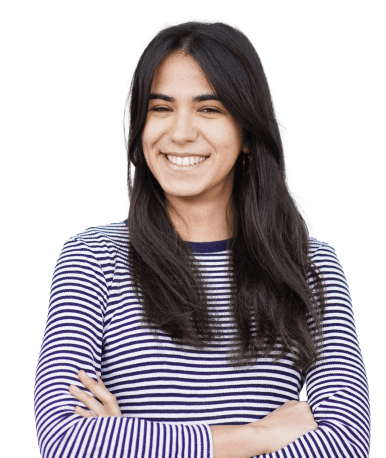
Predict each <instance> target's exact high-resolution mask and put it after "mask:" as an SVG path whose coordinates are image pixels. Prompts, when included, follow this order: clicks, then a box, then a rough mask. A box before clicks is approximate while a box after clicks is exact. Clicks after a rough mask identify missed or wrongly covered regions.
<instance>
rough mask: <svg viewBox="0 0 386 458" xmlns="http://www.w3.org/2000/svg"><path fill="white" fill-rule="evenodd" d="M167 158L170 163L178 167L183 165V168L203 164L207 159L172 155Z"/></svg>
mask: <svg viewBox="0 0 386 458" xmlns="http://www.w3.org/2000/svg"><path fill="white" fill-rule="evenodd" d="M167 158H168V160H169V161H170V162H173V164H176V165H181V166H190V165H193V164H197V163H198V162H202V161H204V160H205V159H206V157H200V156H196V157H194V156H190V157H184V158H182V157H176V156H172V155H170V154H169V155H167Z"/></svg>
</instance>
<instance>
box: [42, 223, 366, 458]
mask: <svg viewBox="0 0 386 458" xmlns="http://www.w3.org/2000/svg"><path fill="white" fill-rule="evenodd" d="M128 241H129V234H128V230H127V227H126V224H125V222H124V221H123V222H119V223H112V224H107V225H104V226H97V227H90V228H88V229H87V230H85V231H83V232H82V233H80V234H77V235H76V236H74V237H71V238H70V239H68V240H67V241H66V242H65V243H64V245H63V248H62V250H61V253H60V255H59V258H58V260H57V263H56V266H55V270H54V273H53V277H52V284H51V291H50V301H49V307H48V316H47V324H46V328H45V332H44V336H43V342H42V346H41V350H40V354H39V359H38V364H37V369H36V378H35V419H36V427H37V437H38V443H39V447H40V452H41V455H42V457H43V458H57V457H61V458H72V457H74V458H75V457H76V458H82V457H84V458H86V457H87V458H97V457H98V458H118V457H120V458H129V457H133V458H134V457H136V458H137V457H141V458H155V457H157V458H158V457H170V458H179V457H184V458H213V438H212V435H211V430H210V425H216V424H217V425H225V424H226V425H241V424H246V423H251V422H253V421H256V420H259V419H261V418H263V417H265V416H266V415H268V414H269V413H270V412H272V411H273V410H275V409H277V408H278V407H279V406H280V405H282V404H284V403H285V402H287V401H290V400H299V393H300V391H301V389H302V386H303V383H305V384H306V386H307V395H308V402H309V404H310V406H311V408H312V411H313V414H314V417H315V420H316V422H317V423H318V429H317V430H316V431H312V432H310V433H307V434H305V435H304V436H302V437H300V438H299V439H297V440H296V441H294V442H293V443H291V444H290V445H288V446H287V447H284V448H283V449H281V450H279V451H278V452H275V453H272V454H267V455H261V456H265V457H266V458H268V457H269V458H279V457H281V458H298V457H303V456H304V457H317V458H319V457H320V458H322V457H323V458H324V457H326V458H327V457H358V458H359V457H362V458H365V457H367V456H368V453H369V447H370V405H369V390H368V383H367V378H366V370H365V365H364V362H363V359H362V355H361V351H360V345H359V342H358V337H357V333H356V328H355V322H354V314H353V308H352V304H351V298H350V292H349V288H348V285H347V281H346V278H345V275H344V272H343V269H342V267H341V265H340V263H339V260H338V258H337V256H336V253H335V251H334V249H333V248H331V247H330V246H329V245H328V244H327V243H324V242H319V241H318V240H316V239H310V242H311V243H310V255H311V257H312V260H313V261H314V263H315V265H316V266H317V267H318V268H319V269H320V272H321V274H322V275H323V278H324V280H325V283H326V288H327V307H326V314H325V317H324V320H323V329H324V339H323V352H322V355H323V358H322V359H321V360H320V361H318V363H317V364H316V365H315V366H313V367H312V368H310V369H309V370H308V371H306V373H301V372H300V371H297V370H295V369H294V367H293V359H292V355H288V356H287V357H285V358H283V359H281V360H279V361H278V362H274V360H273V357H270V358H261V359H259V360H258V364H252V365H250V366H248V367H244V368H236V367H233V366H232V365H231V364H230V363H229V362H228V360H227V353H228V352H229V351H231V350H232V348H233V347H232V341H233V337H234V336H235V332H236V327H235V323H234V319H233V316H232V314H231V310H230V308H229V298H230V293H231V291H232V288H234V287H235V285H234V282H233V281H232V277H230V276H229V274H230V273H229V271H227V263H228V261H229V255H230V251H229V243H230V241H231V239H228V240H222V241H216V242H205V243H204V242H203V243H190V242H187V243H190V247H191V249H192V251H193V252H194V256H195V259H196V260H197V265H198V266H199V268H200V270H201V272H202V274H203V277H204V280H205V286H206V290H207V293H208V300H209V303H208V307H209V311H210V313H211V314H214V315H215V316H216V318H217V319H218V321H219V322H220V323H221V327H222V330H223V336H222V338H220V337H218V338H217V339H216V340H215V341H214V342H211V343H210V344H208V345H207V346H206V347H205V349H204V350H196V349H194V348H193V347H190V346H182V347H179V346H177V345H175V344H174V343H173V342H172V340H171V339H170V337H169V336H168V335H166V334H165V333H164V332H162V331H161V330H158V332H157V334H158V338H159V340H158V341H157V340H156V339H155V337H154V335H153V334H152V332H151V331H150V329H143V328H142V326H141V320H142V319H143V316H144V315H143V310H142V307H141V305H140V304H139V303H138V300H137V298H136V296H135V294H134V289H133V285H132V283H131V280H130V271H129V269H128V267H127V254H128ZM231 273H232V269H231ZM310 282H311V284H312V279H311V278H310ZM277 350H278V349H277ZM276 352H277V351H276ZM276 352H275V353H276ZM80 369H83V370H85V371H86V373H87V374H88V375H89V376H90V377H92V378H93V379H94V380H96V375H95V371H98V372H99V373H100V374H101V378H102V379H103V382H104V384H105V385H106V387H107V389H108V390H109V391H110V392H111V393H113V394H114V395H115V397H116V399H117V401H118V404H119V407H120V409H121V412H122V417H121V418H117V417H98V418H83V417H81V416H79V415H77V414H76V413H75V412H74V408H75V406H76V405H79V406H82V407H84V408H85V406H84V404H82V403H81V402H80V401H78V400H77V399H76V398H74V397H73V396H72V395H71V394H70V393H69V391H68V387H69V385H71V384H73V385H76V386H78V387H80V388H83V389H85V388H84V387H83V385H82V384H81V382H80V381H79V379H78V377H77V373H78V371H79V370H80ZM90 394H91V393H90Z"/></svg>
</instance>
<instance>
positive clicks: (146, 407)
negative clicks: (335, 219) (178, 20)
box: [35, 22, 370, 458]
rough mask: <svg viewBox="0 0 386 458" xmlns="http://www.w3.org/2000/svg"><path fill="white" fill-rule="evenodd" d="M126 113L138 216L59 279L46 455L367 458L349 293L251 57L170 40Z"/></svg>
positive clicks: (153, 52)
mask: <svg viewBox="0 0 386 458" xmlns="http://www.w3.org/2000/svg"><path fill="white" fill-rule="evenodd" d="M128 105H129V106H130V129H129V134H128V136H127V151H128V188H129V197H130V210H129V215H128V218H127V219H126V220H125V221H122V222H118V223H111V224H108V225H104V226H97V227H90V228H88V229H86V230H85V231H83V232H82V233H80V234H77V235H75V236H73V237H71V238H70V239H68V240H67V241H66V243H65V244H64V246H63V249H62V252H61V254H60V256H59V259H58V262H57V264H56V267H55V272H54V275H53V280H52V287H51V295H50V305H49V313H48V319H47V327H46V331H45V334H44V339H43V344H42V349H41V352H40V355H39V361H38V368H37V373H36V382H35V415H36V424H37V432H38V439H39V446H40V450H41V453H42V456H43V457H44V458H51V457H52V458H55V457H62V458H70V457H76V458H79V457H84V458H86V457H88V458H94V457H95V458H96V457H98V458H116V457H122V458H129V457H132V458H134V457H141V458H154V457H168V458H178V457H185V458H193V457H195V458H204V457H205V458H248V457H252V456H258V455H262V454H266V456H267V457H270V458H279V457H280V458H283V457H284V458H300V457H305V456H307V457H311V456H312V457H316V458H318V457H320V458H322V457H325V458H327V457H328V458H334V457H339V458H341V457H366V456H368V453H369V443H370V413H369V412H370V410H369V393H368V385H367V378H366V371H365V366H364V363H363V359H362V355H361V351H360V346H359V342H358V337H357V334H356V329H355V322H354V315H353V310H352V305H351V299H350V294H349V289H348V285H347V282H346V279H345V276H344V273H343V269H342V267H341V266H340V263H339V261H338V258H337V256H336V254H335V251H334V249H333V248H331V247H330V246H329V245H328V244H327V243H325V242H320V241H318V240H316V239H314V238H310V237H309V236H308V230H307V227H306V224H305V222H304V220H303V218H302V217H301V215H300V213H299V211H298V210H297V207H296V205H295V202H294V201H293V199H292V198H291V195H290V193H289V190H288V188H287V185H286V180H285V167H284V155H283V147H282V143H281V138H280V133H279V129H278V125H277V122H276V117H275V113H274V109H273V105H272V100H271V96H270V91H269V87H268V83H267V81H266V78H265V74H264V71H263V67H262V65H261V62H260V59H259V57H258V55H257V53H256V51H255V49H254V47H253V45H252V44H251V43H250V41H249V40H248V38H247V37H246V36H245V35H244V34H243V33H242V32H240V31H239V30H237V29H236V28H233V27H231V26H229V25H226V24H223V23H208V24H207V23H201V22H188V23H185V24H180V25H176V26H173V27H169V28H166V29H164V30H162V31H161V32H160V33H159V34H158V35H157V36H156V37H155V38H154V39H153V40H152V41H151V42H150V44H149V45H148V46H147V48H146V49H145V51H144V53H143V54H142V56H141V58H140V60H139V63H138V65H137V68H136V70H135V73H134V77H133V83H132V87H131V93H130V97H129V99H128ZM132 164H133V165H134V166H135V168H136V170H135V175H134V184H132V182H131V165H132ZM81 369H82V370H81ZM99 373H100V376H99ZM304 383H305V384H306V387H307V402H300V401H299V393H300V391H301V389H302V387H303V385H304ZM77 388H78V390H77Z"/></svg>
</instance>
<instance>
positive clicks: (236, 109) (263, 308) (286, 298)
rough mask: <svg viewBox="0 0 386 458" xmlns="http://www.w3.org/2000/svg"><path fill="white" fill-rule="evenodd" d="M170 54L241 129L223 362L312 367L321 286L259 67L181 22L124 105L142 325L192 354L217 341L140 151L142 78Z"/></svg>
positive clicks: (243, 42) (248, 46)
mask: <svg viewBox="0 0 386 458" xmlns="http://www.w3.org/2000/svg"><path fill="white" fill-rule="evenodd" d="M177 51H179V52H185V53H186V54H188V55H190V56H191V57H193V58H194V59H195V60H196V62H197V63H198V64H199V66H200V68H201V70H202V71H203V73H204V74H205V75H206V77H207V79H208V81H209V82H210V83H211V85H212V87H213V89H214V92H215V93H216V94H217V96H218V97H219V99H220V101H221V102H222V103H223V105H224V106H225V107H226V108H227V109H228V111H229V112H230V113H231V114H232V115H233V117H234V118H235V119H236V120H238V121H239V122H240V123H241V124H242V127H243V139H244V142H245V145H247V146H248V148H249V153H248V154H244V153H242V152H241V151H240V154H239V157H238V159H237V160H236V163H235V175H234V185H233V193H232V202H233V205H234V209H235V219H234V236H233V240H232V243H231V244H230V264H231V265H229V268H230V271H231V270H233V272H232V273H233V279H232V281H233V282H235V285H236V288H234V289H233V290H232V293H231V300H230V307H231V310H232V313H233V315H234V319H235V323H236V325H237V333H236V334H237V335H236V337H235V342H234V343H235V344H236V348H238V352H236V354H230V361H231V363H232V364H234V365H236V366H242V365H244V364H249V363H250V362H251V361H252V360H256V359H257V358H258V357H268V356H270V355H272V354H273V353H275V360H278V359H280V358H283V357H286V356H288V355H290V357H291V358H293V363H294V367H295V368H297V369H298V370H305V369H307V368H308V367H309V366H311V365H312V364H313V363H315V362H316V360H317V359H318V357H319V352H318V350H319V346H320V343H321V339H322V317H323V313H324V307H325V292H324V285H323V281H322V278H321V276H320V274H319V273H318V270H317V268H316V266H315V265H314V264H313V263H312V262H311V260H310V256H309V237H308V230H307V226H306V223H305V221H304V219H303V218H302V216H301V215H300V213H299V211H298V209H297V208H296V205H295V203H294V201H293V199H292V197H291V195H290V193H289V191H288V189H287V185H286V179H285V168H284V156H283V146H282V142H281V138H280V133H279V129H278V124H277V121H276V116H275V112H274V109H273V104H272V100H271V95H270V91H269V87H268V83H267V80H266V77H265V74H264V70H263V67H262V65H261V62H260V59H259V56H258V55H257V53H256V50H255V49H254V47H253V45H252V43H251V42H250V41H249V39H248V38H247V37H246V36H245V35H244V34H243V33H242V32H240V31H239V30H237V29H236V28H234V27H231V26H229V25H227V24H223V23H219V22H217V23H202V22H187V23H184V24H179V25H175V26H172V27H168V28H166V29H164V30H161V31H160V32H159V33H158V34H157V35H156V36H155V37H154V38H153V40H152V41H151V42H150V43H149V45H148V46H147V48H146V49H145V51H144V52H143V54H142V56H141V58H140V60H139V62H138V65H137V68H136V70H135V73H134V76H133V80H132V84H131V89H130V93H129V96H128V98H127V101H126V109H125V115H126V113H127V107H128V106H129V104H130V126H129V135H128V136H127V135H126V131H125V137H126V136H127V144H126V147H127V153H128V187H129V199H130V210H129V216H128V220H127V221H128V222H127V226H128V230H129V255H128V263H129V267H130V277H131V280H132V284H133V288H134V290H135V294H136V296H137V298H138V300H139V302H140V303H141V304H142V306H143V311H144V318H145V322H146V323H144V325H145V326H148V327H150V329H152V332H153V334H154V335H155V336H157V332H156V330H157V328H158V329H161V330H162V331H164V332H165V333H166V334H168V335H169V336H170V337H171V339H172V340H173V341H174V342H175V343H177V344H181V345H191V346H193V347H195V348H204V347H205V346H206V344H207V343H209V342H211V341H212V340H213V339H214V338H215V336H219V335H221V329H220V328H219V327H218V323H217V322H216V321H215V320H214V318H213V317H212V316H211V315H210V314H209V313H208V306H207V305H208V303H207V296H206V292H205V286H204V281H203V277H202V275H201V272H200V270H199V268H198V266H197V263H196V262H195V259H194V256H193V255H192V252H191V249H190V246H189V244H188V243H187V242H185V241H183V240H181V238H180V237H179V235H178V234H177V232H176V230H175V227H174V225H173V224H172V222H171V219H170V216H169V213H168V210H167V206H166V198H165V195H164V192H163V189H162V188H161V186H160V184H159V183H158V181H157V180H156V179H155V177H154V175H153V174H152V172H151V171H150V169H149V167H148V165H147V162H146V160H145V157H144V153H143V149H142V139H141V135H142V132H143V129H144V127H145V123H146V117H147V111H148V104H149V94H150V89H151V84H152V79H153V75H154V72H155V70H156V69H157V67H158V66H159V65H160V64H161V63H162V61H163V59H164V58H165V57H166V56H167V55H169V54H170V53H172V52H177ZM130 95H131V97H130ZM243 162H245V164H244V165H243ZM131 163H133V164H134V166H135V176H134V184H133V186H132V183H131ZM253 320H254V321H255V326H256V327H255V331H254V330H253V326H252V324H253ZM291 355H292V356H291Z"/></svg>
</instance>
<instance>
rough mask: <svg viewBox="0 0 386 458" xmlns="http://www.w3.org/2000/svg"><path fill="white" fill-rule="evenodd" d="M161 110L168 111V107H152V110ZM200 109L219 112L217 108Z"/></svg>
mask: <svg viewBox="0 0 386 458" xmlns="http://www.w3.org/2000/svg"><path fill="white" fill-rule="evenodd" d="M163 110H167V111H170V110H169V108H166V107H157V108H153V109H152V111H163ZM201 111H208V112H210V113H220V112H219V111H218V110H215V109H214V108H203V109H202V110H201Z"/></svg>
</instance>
